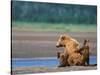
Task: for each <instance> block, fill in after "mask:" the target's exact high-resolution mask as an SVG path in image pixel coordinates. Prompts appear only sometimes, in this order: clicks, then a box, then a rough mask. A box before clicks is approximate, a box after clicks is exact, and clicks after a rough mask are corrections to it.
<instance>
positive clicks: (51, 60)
mask: <svg viewBox="0 0 100 75" xmlns="http://www.w3.org/2000/svg"><path fill="white" fill-rule="evenodd" d="M96 63H97V58H96V56H90V64H96ZM58 64H59V61H58V59H57V58H56V57H45V58H12V67H13V68H15V67H22V66H48V65H49V66H57V65H58Z"/></svg>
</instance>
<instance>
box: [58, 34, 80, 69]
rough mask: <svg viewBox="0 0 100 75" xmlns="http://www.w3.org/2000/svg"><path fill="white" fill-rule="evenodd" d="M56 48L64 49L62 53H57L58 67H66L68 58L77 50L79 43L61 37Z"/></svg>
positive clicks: (66, 37) (65, 36)
mask: <svg viewBox="0 0 100 75" xmlns="http://www.w3.org/2000/svg"><path fill="white" fill-rule="evenodd" d="M56 47H64V51H63V52H62V53H60V52H58V53H57V54H58V59H59V61H60V65H59V66H60V67H61V66H62V67H64V66H68V65H69V64H68V61H67V59H68V57H69V55H70V54H72V53H73V52H75V51H77V50H78V49H79V42H78V41H77V40H75V39H73V38H72V37H70V36H67V35H61V36H60V37H59V39H58V42H57V44H56Z"/></svg>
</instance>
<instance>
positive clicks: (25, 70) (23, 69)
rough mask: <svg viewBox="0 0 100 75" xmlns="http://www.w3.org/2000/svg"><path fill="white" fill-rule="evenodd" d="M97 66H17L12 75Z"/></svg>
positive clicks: (86, 68) (76, 69)
mask: <svg viewBox="0 0 100 75" xmlns="http://www.w3.org/2000/svg"><path fill="white" fill-rule="evenodd" d="M96 69H97V66H70V67H61V68H59V67H32V66H31V67H17V68H15V69H13V70H12V75H18V74H33V73H50V72H68V71H84V70H96Z"/></svg>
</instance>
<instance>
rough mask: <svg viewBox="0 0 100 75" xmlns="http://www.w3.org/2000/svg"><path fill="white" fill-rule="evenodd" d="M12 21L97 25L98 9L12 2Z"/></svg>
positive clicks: (94, 7)
mask: <svg viewBox="0 0 100 75" xmlns="http://www.w3.org/2000/svg"><path fill="white" fill-rule="evenodd" d="M11 9H12V20H13V21H28V22H29V21H30V22H47V23H48V22H50V23H72V24H73V23H76V24H96V21H97V7H96V6H88V5H71V4H56V3H39V2H25V1H12V7H11Z"/></svg>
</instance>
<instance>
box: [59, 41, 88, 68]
mask: <svg viewBox="0 0 100 75" xmlns="http://www.w3.org/2000/svg"><path fill="white" fill-rule="evenodd" d="M57 54H58V58H59V60H60V65H59V67H65V66H68V65H81V66H82V65H85V63H87V65H89V41H88V40H84V44H83V47H82V48H80V49H79V50H77V51H75V52H73V53H71V54H70V55H68V56H67V57H66V56H65V55H64V53H60V52H58V53H57Z"/></svg>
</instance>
